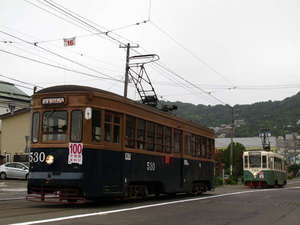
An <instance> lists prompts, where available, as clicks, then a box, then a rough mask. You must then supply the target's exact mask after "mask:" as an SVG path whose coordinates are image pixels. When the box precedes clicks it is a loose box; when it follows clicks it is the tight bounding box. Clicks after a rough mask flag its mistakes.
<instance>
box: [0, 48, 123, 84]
mask: <svg viewBox="0 0 300 225" xmlns="http://www.w3.org/2000/svg"><path fill="white" fill-rule="evenodd" d="M0 52H3V53H6V54H10V55H14V56H16V57H19V58H23V59H26V60H29V61H32V62H36V63H40V64H43V65H46V66H50V67H54V68H57V69H62V70H65V71H68V72H73V73H77V74H81V75H85V76H89V77H93V78H98V79H104V80H113V81H117V82H122V83H123V81H122V80H117V79H112V78H107V77H100V76H97V75H93V74H89V73H85V72H82V71H78V70H74V69H69V68H65V67H62V66H58V65H53V64H50V63H46V62H43V61H40V60H37V59H33V58H30V57H26V56H22V55H19V54H16V53H13V52H9V51H6V50H3V49H0Z"/></svg>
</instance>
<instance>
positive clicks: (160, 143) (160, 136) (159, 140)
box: [155, 124, 164, 152]
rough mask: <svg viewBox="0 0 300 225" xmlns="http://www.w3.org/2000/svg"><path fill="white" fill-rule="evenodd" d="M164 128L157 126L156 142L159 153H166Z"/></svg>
mask: <svg viewBox="0 0 300 225" xmlns="http://www.w3.org/2000/svg"><path fill="white" fill-rule="evenodd" d="M163 143H164V127H163V126H162V125H159V124H157V125H156V141H155V150H156V151H158V152H163V151H164V146H163Z"/></svg>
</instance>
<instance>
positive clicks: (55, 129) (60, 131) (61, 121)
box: [43, 111, 68, 142]
mask: <svg viewBox="0 0 300 225" xmlns="http://www.w3.org/2000/svg"><path fill="white" fill-rule="evenodd" d="M67 130H68V113H67V111H49V112H45V113H44V117H43V141H44V142H47V141H66V139H67Z"/></svg>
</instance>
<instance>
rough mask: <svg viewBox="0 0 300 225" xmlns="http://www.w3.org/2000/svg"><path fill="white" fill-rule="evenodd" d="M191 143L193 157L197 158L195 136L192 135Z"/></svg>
mask: <svg viewBox="0 0 300 225" xmlns="http://www.w3.org/2000/svg"><path fill="white" fill-rule="evenodd" d="M190 141H191V147H190V148H191V149H190V150H191V155H192V156H195V135H192V136H191V139H190Z"/></svg>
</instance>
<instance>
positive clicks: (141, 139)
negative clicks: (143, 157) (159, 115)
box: [136, 119, 146, 149]
mask: <svg viewBox="0 0 300 225" xmlns="http://www.w3.org/2000/svg"><path fill="white" fill-rule="evenodd" d="M145 131H146V121H145V120H142V119H137V140H136V143H137V148H139V149H145V140H146V136H145V135H146V133H145Z"/></svg>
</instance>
